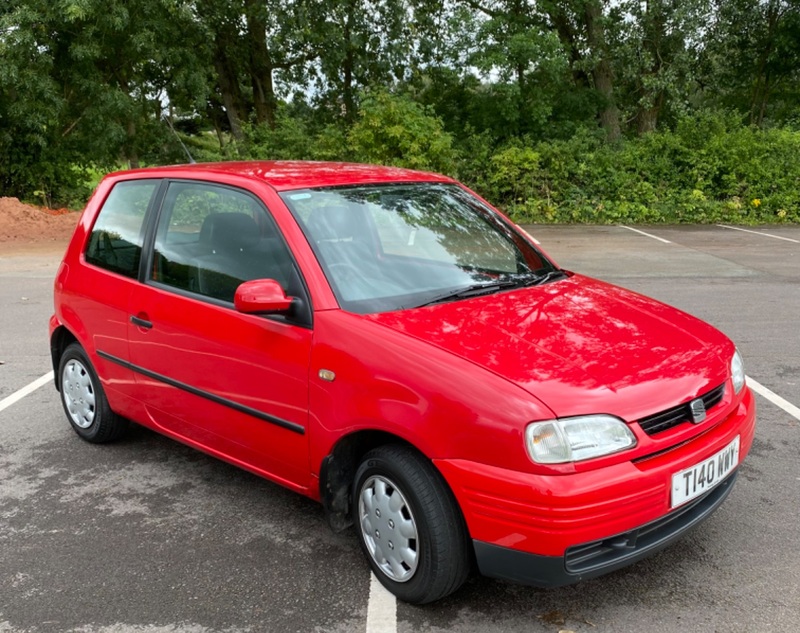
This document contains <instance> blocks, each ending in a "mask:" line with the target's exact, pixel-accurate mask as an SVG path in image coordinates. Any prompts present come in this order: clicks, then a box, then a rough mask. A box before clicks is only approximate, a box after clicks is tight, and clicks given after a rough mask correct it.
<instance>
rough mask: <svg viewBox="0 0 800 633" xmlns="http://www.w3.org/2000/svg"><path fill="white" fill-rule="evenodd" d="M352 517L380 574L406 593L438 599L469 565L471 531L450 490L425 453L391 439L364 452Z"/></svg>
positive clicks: (419, 599)
mask: <svg viewBox="0 0 800 633" xmlns="http://www.w3.org/2000/svg"><path fill="white" fill-rule="evenodd" d="M353 519H354V523H355V526H356V531H357V532H358V535H359V542H360V544H361V547H362V549H363V550H364V553H365V554H366V556H367V559H368V560H369V563H370V565H371V566H372V570H373V572H374V573H375V576H376V577H377V578H378V580H380V581H381V583H382V584H383V585H384V586H385V587H386V588H387V589H388V590H389V591H391V592H392V593H393V594H395V595H396V596H397V597H398V598H400V599H401V600H404V601H405V602H410V603H412V604H424V603H426V602H433V601H434V600H439V599H440V598H444V597H445V596H447V595H449V594H451V593H453V592H454V591H455V590H456V589H458V588H459V587H460V586H461V585H462V584H464V581H465V580H466V579H467V576H468V575H469V570H470V560H471V557H470V554H469V537H468V534H467V529H466V525H465V524H464V519H463V517H462V515H461V511H460V510H459V508H458V504H457V503H456V500H455V498H454V497H453V494H452V492H451V491H450V489H449V488H448V487H447V484H446V483H445V482H444V480H443V479H442V476H441V475H440V474H439V472H438V471H437V470H436V469H435V468H434V467H433V465H432V464H431V463H430V461H428V460H427V459H426V458H425V457H423V456H422V455H421V454H419V453H417V452H416V451H414V450H412V449H411V448H407V447H405V446H400V445H386V446H381V447H378V448H376V449H373V450H371V451H370V452H369V453H367V454H366V455H365V456H364V459H363V461H362V462H361V465H360V466H359V468H358V470H357V471H356V476H355V482H354V487H353Z"/></svg>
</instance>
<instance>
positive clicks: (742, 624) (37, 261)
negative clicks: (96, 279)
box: [0, 226, 800, 633]
mask: <svg viewBox="0 0 800 633" xmlns="http://www.w3.org/2000/svg"><path fill="white" fill-rule="evenodd" d="M742 228H745V230H738V229H736V228H724V227H720V226H703V227H629V228H628V227H619V226H611V227H585V226H569V227H555V226H538V227H528V230H529V232H530V233H532V234H533V235H534V236H535V237H536V238H537V239H538V240H539V241H540V242H541V243H542V246H543V247H544V248H545V250H546V251H547V252H548V253H549V254H550V255H552V256H553V257H554V258H555V259H556V261H557V262H558V263H559V264H560V265H561V266H563V267H565V268H568V269H571V270H575V271H578V272H582V273H585V274H588V275H591V276H594V277H599V278H601V279H605V280H607V281H611V282H613V283H616V284H618V285H621V286H625V287H627V288H630V289H633V290H635V291H638V292H642V293H644V294H648V295H650V296H653V297H655V298H657V299H660V300H662V301H665V302H667V303H670V304H672V305H675V306H677V307H679V308H681V309H683V310H686V311H687V312H690V313H692V314H694V315H697V316H699V317H701V318H703V319H705V320H707V321H709V322H711V323H712V324H714V325H716V326H717V327H719V328H720V329H721V330H723V331H724V332H725V333H727V334H728V335H729V336H730V337H731V338H732V339H733V340H734V341H735V342H736V343H737V344H738V346H739V349H740V350H741V352H742V354H743V356H744V359H745V364H746V369H747V373H748V376H749V377H750V378H752V379H753V380H755V381H756V382H757V383H758V385H760V386H761V388H760V391H759V393H760V394H762V395H759V396H758V407H759V413H758V415H759V422H758V428H757V432H756V440H755V443H754V445H753V449H752V452H751V453H750V455H749V457H748V459H747V461H746V462H745V463H744V464H743V465H742V467H741V476H740V477H739V479H738V482H737V484H736V487H735V488H734V490H733V492H732V494H731V496H730V497H729V498H728V500H727V501H726V502H725V504H723V506H722V507H721V508H720V509H719V510H718V511H717V512H716V513H715V514H714V515H713V516H712V517H711V519H709V520H708V521H707V522H706V523H704V524H703V525H702V526H700V527H699V528H698V529H696V530H695V531H694V532H692V533H690V534H689V535H688V536H687V537H686V538H684V539H683V540H681V541H680V542H679V543H677V544H675V545H674V546H672V547H670V548H668V549H667V550H665V551H662V552H660V553H659V554H657V555H656V556H654V557H652V558H650V559H647V560H645V561H643V562H640V563H638V564H636V565H634V566H632V567H629V568H627V569H624V570H621V571H619V572H615V573H613V574H611V575H608V576H605V577H602V578H598V579H595V580H591V581H587V582H584V583H582V584H580V585H576V586H573V587H566V588H561V589H551V590H540V589H532V588H529V587H520V586H515V585H510V584H505V583H501V582H496V581H491V580H487V579H482V578H478V577H473V578H472V579H471V580H470V581H469V582H468V584H467V585H466V586H465V587H464V588H463V589H462V590H461V591H460V592H458V593H457V594H456V595H454V596H452V597H450V598H448V599H446V600H444V601H442V602H439V603H436V604H433V605H428V606H425V607H411V606H409V605H405V604H397V603H395V601H394V600H393V598H391V597H390V596H388V595H386V594H385V593H384V592H382V591H381V590H378V589H376V588H375V587H372V586H371V577H370V572H369V568H368V566H367V563H366V561H365V560H363V558H362V556H361V553H360V551H359V549H358V545H357V542H356V538H355V533H354V532H353V533H345V534H339V535H336V534H333V533H332V532H330V530H329V529H328V528H327V526H326V524H325V521H324V517H323V513H322V510H321V508H320V507H319V506H317V505H316V504H315V503H313V502H311V501H309V500H306V499H305V498H302V497H300V496H298V495H295V494H293V493H291V492H288V491H286V490H284V489H282V488H280V487H278V486H276V485H273V484H271V483H269V482H266V481H263V480H261V479H258V478H257V477H255V476H253V475H250V474H248V473H245V472H243V471H240V470H237V469H236V468H234V467H232V466H229V465H227V464H224V463H222V462H219V461H216V460H214V459H212V458H210V457H207V456H205V455H203V454H200V453H198V452H196V451H193V450H191V449H189V448H186V447H184V446H182V445H180V444H177V443H175V442H173V441H171V440H168V439H166V438H163V437H161V436H159V435H156V434H155V433H152V432H150V431H147V430H145V429H142V428H138V427H136V428H135V429H134V431H133V432H132V433H130V434H129V435H128V436H127V437H126V439H124V440H123V441H121V442H118V443H115V444H113V445H108V446H94V445H90V444H87V443H85V442H83V441H81V440H80V439H79V438H78V437H77V435H76V434H75V433H74V432H73V431H72V430H71V429H70V428H69V425H68V424H67V422H66V420H65V418H64V414H63V412H62V410H61V405H60V403H59V400H58V395H57V393H56V391H55V390H54V389H53V388H52V384H51V383H50V382H48V383H47V384H45V385H44V386H42V387H40V388H37V389H32V390H31V391H30V393H27V394H26V393H25V392H20V390H21V389H23V388H25V387H26V386H28V385H31V383H34V381H36V380H37V379H39V378H41V377H42V376H44V375H45V374H46V373H47V372H48V371H50V369H51V367H50V359H49V349H48V341H47V319H48V317H49V315H50V313H51V304H52V299H51V284H52V278H53V276H54V275H55V271H56V268H57V266H58V262H59V260H60V252H57V251H53V249H50V252H44V253H28V254H25V255H13V254H12V255H9V254H7V253H4V251H3V250H2V248H3V246H2V245H0V363H2V364H0V633H22V632H25V633H39V632H51V631H52V632H61V631H71V632H73V631H74V632H80V633H111V632H120V633H127V632H132V633H223V632H224V633H229V632H238V631H247V632H261V631H266V632H271V631H279V632H281V633H290V632H293V631H298V632H300V631H303V632H305V631H313V632H332V633H349V632H362V633H363V632H365V631H366V632H367V633H378V632H388V633H394V632H395V631H398V632H404V633H405V632H417V631H420V632H431V633H443V632H445V631H459V632H467V633H479V632H480V633H494V632H497V633H500V632H503V633H516V632H519V633H522V632H525V633H538V632H548V633H557V632H558V631H574V632H576V633H577V632H579V631H580V632H586V631H592V632H601V631H609V632H620V633H622V632H643V631H644V632H649V631H658V632H659V633H670V632H684V631H725V632H726V633H735V632H754V631H759V632H761V631H792V630H796V628H797V622H798V621H800V449H799V448H798V446H800V418H798V417H797V416H798V413H800V412H798V411H797V409H796V407H797V406H800V327H799V326H800V227H788V226H787V227H769V228H764V229H759V228H756V229H751V228H746V227H742ZM763 394H766V396H767V397H765V396H764V395H763ZM773 394H774V395H776V396H779V397H780V398H782V399H783V400H782V401H781V400H780V399H776V398H775V397H774V395H773ZM775 402H778V404H775ZM779 405H781V406H779ZM787 405H788V406H787ZM793 406H794V408H792V407H793ZM782 407H783V408H782Z"/></svg>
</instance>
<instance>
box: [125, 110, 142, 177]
mask: <svg viewBox="0 0 800 633" xmlns="http://www.w3.org/2000/svg"><path fill="white" fill-rule="evenodd" d="M127 133H128V134H127V136H128V143H127V145H128V147H127V149H126V151H125V153H126V154H127V156H126V158H127V159H128V167H129V168H130V169H139V154H138V152H137V151H136V147H135V145H134V143H135V141H136V123H135V122H134V121H128V129H127Z"/></svg>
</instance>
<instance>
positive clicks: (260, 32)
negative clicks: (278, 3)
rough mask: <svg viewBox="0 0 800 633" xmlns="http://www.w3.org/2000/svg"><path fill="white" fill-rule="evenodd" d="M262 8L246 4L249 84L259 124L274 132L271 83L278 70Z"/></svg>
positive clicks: (275, 104) (248, 0)
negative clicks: (265, 124)
mask: <svg viewBox="0 0 800 633" xmlns="http://www.w3.org/2000/svg"><path fill="white" fill-rule="evenodd" d="M259 8H260V3H258V2H256V1H255V0H245V12H246V17H247V38H248V49H249V53H250V64H249V67H250V82H251V85H252V87H253V102H254V105H255V111H256V121H257V122H258V123H267V125H269V126H270V128H272V129H275V111H276V110H277V107H278V99H277V98H276V97H275V85H274V83H273V79H272V73H273V71H274V70H275V68H274V66H273V64H272V56H271V55H270V52H269V48H267V39H266V38H267V23H266V20H265V18H264V16H263V15H260V14H259Z"/></svg>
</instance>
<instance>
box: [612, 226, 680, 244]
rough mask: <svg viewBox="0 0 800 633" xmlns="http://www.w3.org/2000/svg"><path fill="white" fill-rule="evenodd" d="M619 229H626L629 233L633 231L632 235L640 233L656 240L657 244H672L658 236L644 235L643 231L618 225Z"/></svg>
mask: <svg viewBox="0 0 800 633" xmlns="http://www.w3.org/2000/svg"><path fill="white" fill-rule="evenodd" d="M618 226H619V228H621V229H628V230H629V231H633V232H634V233H640V234H641V235H645V236H647V237H652V238H653V239H654V240H658V241H659V242H664V244H672V242H670V241H669V240H665V239H664V238H663V237H658V235H651V234H650V233H645V232H644V231H640V230H639V229H634V228H633V227H630V226H625V225H624V224H620V225H618Z"/></svg>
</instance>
